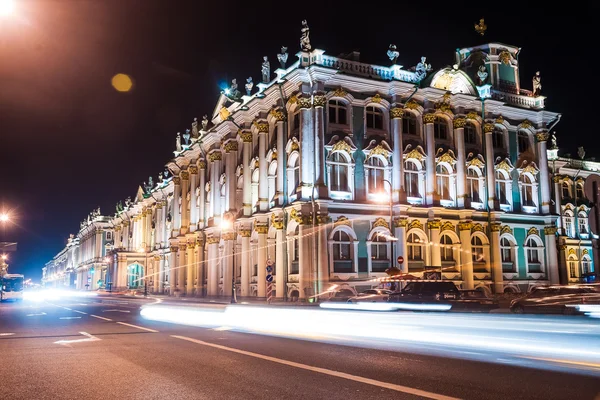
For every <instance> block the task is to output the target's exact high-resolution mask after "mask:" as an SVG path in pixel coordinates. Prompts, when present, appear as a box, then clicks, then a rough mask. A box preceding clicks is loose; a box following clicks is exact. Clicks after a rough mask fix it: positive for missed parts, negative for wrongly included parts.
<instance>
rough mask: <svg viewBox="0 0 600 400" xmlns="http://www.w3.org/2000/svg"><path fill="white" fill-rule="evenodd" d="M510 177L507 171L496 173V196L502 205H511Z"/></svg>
mask: <svg viewBox="0 0 600 400" xmlns="http://www.w3.org/2000/svg"><path fill="white" fill-rule="evenodd" d="M510 185H511V180H510V175H509V174H508V172H506V171H502V170H498V171H496V196H497V197H498V201H499V202H500V204H504V205H510V201H509V196H510V194H511V191H510Z"/></svg>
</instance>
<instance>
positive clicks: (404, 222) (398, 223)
mask: <svg viewBox="0 0 600 400" xmlns="http://www.w3.org/2000/svg"><path fill="white" fill-rule="evenodd" d="M407 226H408V219H406V218H395V219H394V227H396V228H406V227H407Z"/></svg>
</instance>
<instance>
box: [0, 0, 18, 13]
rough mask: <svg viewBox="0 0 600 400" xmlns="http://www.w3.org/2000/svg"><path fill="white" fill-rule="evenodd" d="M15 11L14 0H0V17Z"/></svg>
mask: <svg viewBox="0 0 600 400" xmlns="http://www.w3.org/2000/svg"><path fill="white" fill-rule="evenodd" d="M14 12H15V2H14V0H0V17H7V16H9V15H13V14H14Z"/></svg>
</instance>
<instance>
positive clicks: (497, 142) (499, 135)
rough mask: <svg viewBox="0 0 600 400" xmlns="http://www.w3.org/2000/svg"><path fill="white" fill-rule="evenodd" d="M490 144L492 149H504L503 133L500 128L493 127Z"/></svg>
mask: <svg viewBox="0 0 600 400" xmlns="http://www.w3.org/2000/svg"><path fill="white" fill-rule="evenodd" d="M492 143H493V144H494V149H504V146H505V145H504V132H503V131H502V129H501V128H498V127H494V131H493V132H492Z"/></svg>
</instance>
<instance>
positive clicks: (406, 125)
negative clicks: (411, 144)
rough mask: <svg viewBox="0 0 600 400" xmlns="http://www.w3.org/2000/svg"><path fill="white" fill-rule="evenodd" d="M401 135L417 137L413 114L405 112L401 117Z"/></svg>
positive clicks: (415, 120) (415, 119)
mask: <svg viewBox="0 0 600 400" xmlns="http://www.w3.org/2000/svg"><path fill="white" fill-rule="evenodd" d="M402 133H404V134H405V135H417V134H418V132H417V118H416V117H415V115H414V114H412V113H409V112H405V113H404V116H403V117H402Z"/></svg>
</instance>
